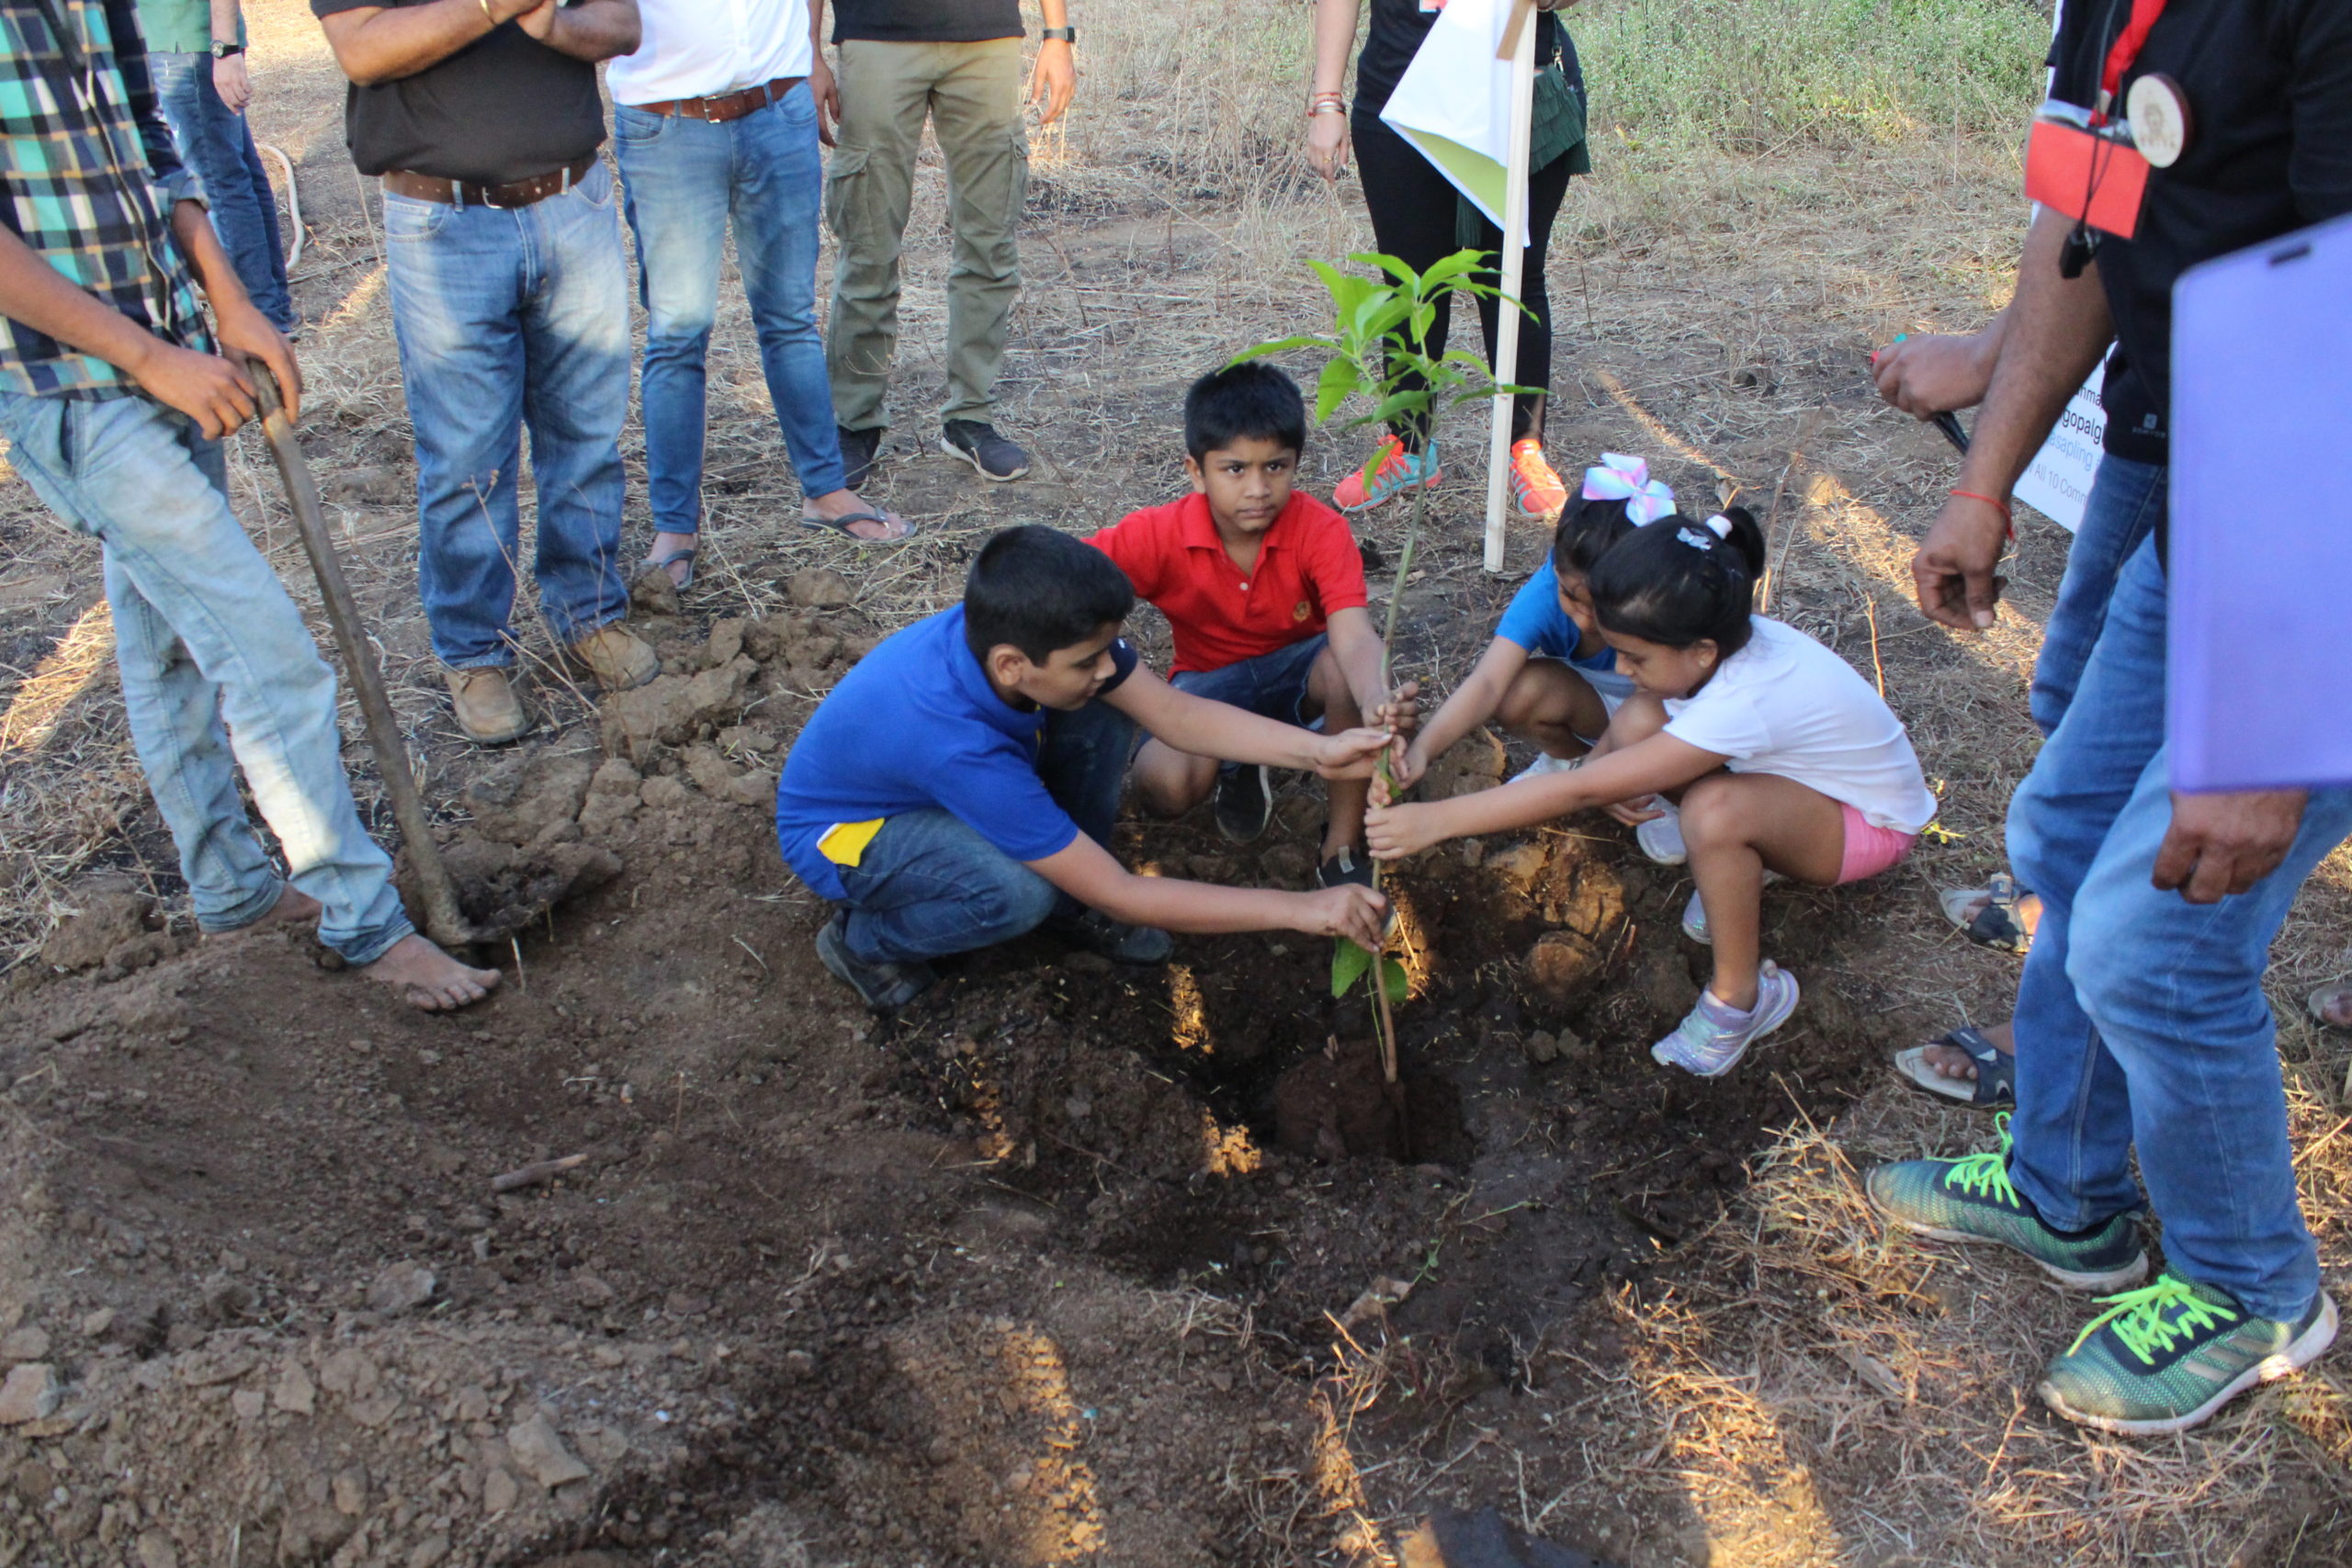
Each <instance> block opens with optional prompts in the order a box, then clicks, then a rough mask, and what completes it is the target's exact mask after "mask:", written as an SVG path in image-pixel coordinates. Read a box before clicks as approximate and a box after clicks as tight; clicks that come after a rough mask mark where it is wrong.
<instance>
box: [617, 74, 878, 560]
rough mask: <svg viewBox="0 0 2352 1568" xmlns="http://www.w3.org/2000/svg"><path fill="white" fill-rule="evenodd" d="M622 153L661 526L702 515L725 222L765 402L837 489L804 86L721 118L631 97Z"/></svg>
mask: <svg viewBox="0 0 2352 1568" xmlns="http://www.w3.org/2000/svg"><path fill="white" fill-rule="evenodd" d="M613 151H614V153H615V155H616V157H617V158H618V159H619V160H620V165H621V179H622V182H623V186H624V193H623V200H624V202H625V203H626V205H627V207H628V222H629V228H630V230H631V231H633V232H634V233H635V234H636V236H637V262H638V294H639V299H642V300H643V302H644V305H645V314H646V328H645V375H644V383H643V384H644V407H645V468H646V480H647V484H646V488H647V490H648V491H650V497H651V500H652V502H653V525H654V527H656V528H658V529H660V530H661V531H662V532H663V533H666V534H692V533H695V532H696V531H697V530H698V529H699V528H700V527H701V525H702V457H703V431H704V426H705V420H704V417H703V405H704V387H705V382H706V373H705V361H706V359H707V356H708V355H709V352H710V327H711V321H712V320H713V318H714V317H715V316H716V315H717V313H718V265H719V257H720V254H721V253H722V252H723V251H724V250H725V248H726V244H727V227H728V222H729V219H732V220H733V221H734V226H735V264H736V266H737V268H738V269H739V270H740V271H741V273H742V275H743V294H744V297H745V299H748V300H749V301H750V303H751V307H752V325H753V327H754V328H755V329H756V330H757V332H758V333H759V339H760V367H761V368H762V369H763V371H765V372H766V375H767V383H768V400H769V401H770V402H771V403H773V404H774V405H775V419H776V423H777V425H778V426H780V427H781V428H782V430H783V432H784V446H785V450H786V452H788V453H789V454H791V457H792V471H793V472H794V473H795V474H797V475H798V476H799V479H800V492H801V494H803V495H805V496H817V495H831V493H832V492H833V491H837V490H839V489H841V488H842V477H843V475H842V449H841V438H840V436H839V435H838V434H835V432H834V428H833V392H832V387H831V383H830V382H829V381H828V380H827V379H826V377H825V340H824V338H823V336H822V335H821V334H820V333H819V332H818V331H817V213H818V209H819V207H820V204H821V202H822V198H823V196H824V188H825V176H824V169H823V167H822V164H821V163H820V158H819V155H818V152H817V107H816V103H815V100H814V99H812V98H811V97H810V96H809V85H808V84H807V83H805V82H804V83H802V84H801V85H799V86H797V87H795V88H793V89H792V91H791V92H789V93H786V95H785V96H783V97H781V98H778V99H777V100H776V101H775V103H772V104H770V105H768V106H767V107H765V108H762V109H754V110H753V111H752V112H751V113H750V114H747V115H745V116H744V117H743V118H741V119H735V120H729V121H727V122H725V123H724V124H719V125H713V124H711V123H710V122H709V121H707V120H701V119H692V118H687V117H686V116H684V115H662V114H650V113H648V112H647V111H646V110H644V109H637V108H630V107H628V106H627V105H626V104H624V105H622V106H621V107H618V108H617V109H616V110H615V111H614V113H613Z"/></svg>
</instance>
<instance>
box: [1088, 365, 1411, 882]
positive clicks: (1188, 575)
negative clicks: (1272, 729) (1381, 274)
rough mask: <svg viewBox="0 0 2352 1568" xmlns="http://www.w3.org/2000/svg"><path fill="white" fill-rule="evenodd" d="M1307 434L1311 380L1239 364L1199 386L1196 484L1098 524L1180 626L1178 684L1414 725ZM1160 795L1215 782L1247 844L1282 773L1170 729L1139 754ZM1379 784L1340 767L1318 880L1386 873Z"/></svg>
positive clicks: (1314, 711) (1180, 809)
mask: <svg viewBox="0 0 2352 1568" xmlns="http://www.w3.org/2000/svg"><path fill="white" fill-rule="evenodd" d="M1303 446H1306V402H1305V400H1303V399H1301V398H1300V396H1299V391H1298V384H1297V383H1296V382H1295V381H1293V380H1292V379H1291V378H1289V377H1288V376H1285V375H1284V374H1283V373H1282V372H1281V371H1280V370H1277V369H1275V368H1274V367H1272V366H1271V365H1264V364H1259V363H1255V362H1252V363H1249V364H1244V365H1236V366H1232V367H1229V368H1227V369H1224V370H1220V371H1217V372H1216V374H1214V375H1210V376H1204V377H1202V378H1200V379H1199V380H1198V381H1195V382H1193V388H1192V390H1191V391H1189V392H1187V393H1186V394H1185V396H1184V449H1185V456H1184V472H1185V474H1186V476H1187V477H1189V478H1190V479H1192V481H1193V493H1192V494H1191V495H1188V496H1186V497H1185V498H1184V499H1183V500H1182V501H1179V502H1174V503H1172V504H1170V505H1167V506H1152V507H1146V508H1145V509H1144V510H1143V511H1141V512H1136V513H1129V514H1128V515H1127V516H1126V517H1125V518H1124V519H1122V520H1121V521H1120V522H1119V523H1118V524H1116V525H1114V526H1112V527H1109V528H1105V529H1103V531H1102V532H1101V533H1099V534H1096V535H1095V536H1093V539H1092V541H1091V543H1092V544H1093V545H1094V546H1095V547H1097V548H1098V549H1101V550H1102V551H1103V553H1104V554H1106V555H1108V556H1109V557H1110V558H1112V559H1113V560H1114V561H1116V562H1118V563H1119V566H1120V568H1121V570H1124V571H1125V572H1126V574H1127V578H1128V580H1129V581H1132V582H1133V583H1134V584H1135V588H1136V593H1138V594H1139V595H1141V596H1142V597H1144V598H1146V599H1148V600H1150V601H1151V602H1152V603H1153V604H1157V605H1158V606H1159V609H1160V613H1161V614H1163V615H1166V616H1167V617H1168V625H1169V627H1170V630H1172V631H1173V632H1174V633H1175V638H1176V658H1175V663H1174V670H1173V673H1172V674H1171V675H1170V683H1171V684H1173V685H1174V686H1175V687H1176V688H1177V689H1178V690H1179V691H1184V692H1191V693H1193V694H1195V695H1198V696H1203V697H1207V698H1210V699H1211V700H1213V701H1216V702H1221V703H1230V704H1232V705H1234V706H1235V707H1239V708H1247V709H1248V710H1249V711H1250V712H1251V713H1256V714H1262V715H1264V716H1267V717H1269V718H1278V719H1281V720H1283V721H1284V722H1286V723H1290V724H1297V725H1307V724H1312V723H1313V722H1315V721H1316V720H1317V719H1318V718H1319V719H1321V720H1322V721H1323V722H1324V723H1325V725H1326V726H1327V727H1328V728H1329V730H1330V731H1331V732H1333V733H1337V732H1339V731H1340V730H1343V729H1351V728H1355V727H1356V726H1357V725H1360V724H1370V725H1374V726H1385V725H1388V724H1392V723H1393V724H1395V725H1396V726H1397V729H1398V730H1399V731H1400V732H1403V733H1408V734H1409V733H1410V732H1411V729H1412V720H1413V709H1414V702H1413V699H1414V696H1415V694H1416V692H1417V690H1418V688H1417V687H1415V686H1414V685H1411V684H1408V685H1406V686H1404V687H1402V688H1401V689H1399V690H1398V691H1397V693H1396V694H1394V695H1393V696H1391V695H1390V694H1388V693H1386V692H1385V690H1384V689H1383V686H1382V682H1381V673H1380V634H1379V633H1378V632H1377V631H1375V630H1374V628H1373V624H1372V616H1371V614H1370V613H1369V612H1368V611H1367V609H1366V608H1365V605H1366V604H1367V602H1368V596H1367V594H1366V593H1365V592H1364V581H1363V557H1362V556H1361V555H1360V554H1359V553H1358V552H1357V549H1356V541H1355V536H1353V535H1352V534H1351V533H1349V532H1348V525H1347V522H1346V520H1345V519H1343V518H1341V517H1340V514H1339V513H1336V512H1334V511H1332V510H1331V509H1330V508H1329V507H1328V506H1326V505H1324V504H1323V503H1322V502H1319V501H1317V500H1315V499H1314V498H1313V497H1311V496H1309V495H1307V494H1306V493H1305V492H1304V491H1293V490H1292V488H1291V486H1292V483H1293V481H1294V480H1295V478H1296V477H1297V472H1298V455H1299V451H1300V449H1301V448H1302V447H1303ZM1134 777H1135V782H1136V791H1137V793H1138V794H1139V795H1141V796H1142V797H1143V803H1144V806H1145V807H1146V808H1147V809H1148V810H1150V811H1152V812H1155V813H1157V814H1159V815H1160V816H1163V817H1176V816H1181V815H1182V813H1184V812H1186V811H1189V810H1191V809H1192V808H1193V807H1195V806H1198V805H1199V804H1200V803H1201V802H1202V801H1203V800H1204V799H1205V798H1207V797H1208V795H1210V793H1211V792H1212V791H1214V792H1215V794H1216V825H1217V829H1218V830H1219V831H1220V832H1222V833H1224V835H1225V836H1226V837H1227V838H1228V839H1230V840H1233V841H1234V842H1236V843H1247V842H1249V841H1250V840H1252V839H1255V838H1256V837H1258V835H1259V834H1261V833H1262V832H1264V831H1265V830H1266V820H1267V818H1269V817H1270V816H1271V815H1272V809H1273V784H1272V778H1271V777H1270V776H1269V773H1268V771H1267V769H1265V768H1264V767H1262V766H1259V765H1255V764H1245V763H1233V762H1226V763H1220V762H1218V761H1216V759H1215V758H1213V757H1195V756H1193V755H1190V754H1189V753H1187V752H1183V751H1179V750H1175V749H1174V748H1173V747H1171V746H1169V745H1167V744H1165V743H1163V742H1161V741H1159V740H1147V741H1145V742H1144V745H1143V749H1142V750H1139V751H1138V752H1136V760H1135V773H1134ZM1366 787H1367V786H1366V784H1365V782H1364V781H1363V780H1361V779H1353V780H1348V779H1337V780H1333V781H1332V782H1331V785H1330V817H1329V820H1328V821H1327V822H1326V823H1325V824H1324V829H1323V843H1322V847H1321V852H1320V854H1319V856H1318V859H1319V861H1320V866H1319V868H1318V869H1317V874H1316V876H1317V881H1318V882H1319V883H1321V884H1322V886H1326V887H1329V886H1335V885H1336V884H1338V883H1341V882H1353V883H1358V884H1361V885H1363V886H1371V884H1372V866H1371V863H1370V861H1369V859H1368V858H1367V857H1366V856H1365V854H1364V852H1363V809H1364V795H1365V791H1366Z"/></svg>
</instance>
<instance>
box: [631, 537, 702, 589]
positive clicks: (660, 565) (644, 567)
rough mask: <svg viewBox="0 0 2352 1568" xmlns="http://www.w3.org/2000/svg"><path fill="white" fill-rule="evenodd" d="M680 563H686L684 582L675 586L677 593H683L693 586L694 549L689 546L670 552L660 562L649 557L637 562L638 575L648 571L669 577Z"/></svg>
mask: <svg viewBox="0 0 2352 1568" xmlns="http://www.w3.org/2000/svg"><path fill="white" fill-rule="evenodd" d="M680 561H684V562H685V563H686V580H685V581H684V582H679V583H678V584H677V588H678V592H681V593H684V592H685V591H686V590H687V589H689V588H692V587H693V586H694V585H695V552H694V547H692V546H691V545H689V546H688V547H686V548H684V549H683V550H672V551H671V552H670V553H669V554H668V555H666V556H663V557H662V558H661V559H660V560H654V559H653V558H650V557H648V558H646V559H644V560H641V561H639V562H638V563H637V568H638V571H639V574H640V575H641V574H643V573H645V572H649V571H658V572H661V573H662V575H663V576H665V577H667V576H668V575H669V571H670V569H671V568H672V567H673V566H675V565H676V564H677V563H678V562H680ZM672 581H676V580H675V579H672Z"/></svg>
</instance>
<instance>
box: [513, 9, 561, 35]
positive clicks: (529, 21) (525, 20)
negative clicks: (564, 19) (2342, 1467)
mask: <svg viewBox="0 0 2352 1568" xmlns="http://www.w3.org/2000/svg"><path fill="white" fill-rule="evenodd" d="M556 9H557V6H556V0H539V3H538V4H537V5H536V6H530V7H528V8H526V10H524V11H522V12H520V13H519V14H517V15H516V16H515V26H516V27H518V28H522V29H523V30H524V31H525V32H526V33H528V34H530V35H531V36H532V37H533V38H535V39H538V40H539V41H540V42H541V43H545V42H547V41H548V34H549V33H551V32H553V31H555V14H556Z"/></svg>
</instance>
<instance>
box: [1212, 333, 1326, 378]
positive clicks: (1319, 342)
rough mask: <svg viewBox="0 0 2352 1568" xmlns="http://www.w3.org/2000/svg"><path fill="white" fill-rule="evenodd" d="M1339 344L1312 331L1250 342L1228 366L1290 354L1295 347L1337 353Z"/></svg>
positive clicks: (1229, 360) (1229, 367) (1229, 361)
mask: <svg viewBox="0 0 2352 1568" xmlns="http://www.w3.org/2000/svg"><path fill="white" fill-rule="evenodd" d="M1339 346H1340V345H1339V344H1336V343H1333V342H1332V341H1331V340H1330V339H1329V338H1328V337H1317V336H1315V335H1314V334H1312V333H1308V334H1306V335H1304V336H1300V337H1278V338H1275V339H1274V340H1273V341H1272V342H1271V343H1259V344H1250V346H1249V347H1248V348H1245V349H1243V350H1242V351H1241V352H1240V353H1238V354H1237V355H1234V356H1233V357H1232V358H1231V359H1228V360H1227V361H1226V368H1227V369H1228V370H1229V369H1231V368H1232V367H1234V366H1236V365H1243V364H1247V363H1248V362H1249V361H1250V360H1252V359H1263V358H1264V357H1266V355H1270V354H1288V353H1290V352H1291V351H1292V350H1294V349H1301V348H1319V349H1321V350H1323V351H1324V352H1325V353H1326V354H1331V353H1336V352H1337V351H1338V349H1339Z"/></svg>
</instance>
